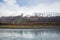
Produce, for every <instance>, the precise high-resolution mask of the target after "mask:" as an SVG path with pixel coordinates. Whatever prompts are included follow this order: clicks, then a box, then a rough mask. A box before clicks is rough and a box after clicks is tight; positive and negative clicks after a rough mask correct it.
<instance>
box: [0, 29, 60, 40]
mask: <svg viewBox="0 0 60 40" xmlns="http://www.w3.org/2000/svg"><path fill="white" fill-rule="evenodd" d="M0 40H60V29H0Z"/></svg>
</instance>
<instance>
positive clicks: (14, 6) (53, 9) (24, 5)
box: [0, 0, 60, 17]
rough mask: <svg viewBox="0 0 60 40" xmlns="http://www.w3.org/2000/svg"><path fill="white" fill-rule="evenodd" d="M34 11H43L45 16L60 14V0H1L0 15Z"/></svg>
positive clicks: (14, 14)
mask: <svg viewBox="0 0 60 40" xmlns="http://www.w3.org/2000/svg"><path fill="white" fill-rule="evenodd" d="M34 12H37V13H43V14H44V16H46V15H53V16H56V15H60V0H0V17H1V16H17V15H20V14H21V13H23V14H24V15H33V13H34ZM51 13H53V14H51ZM56 13H59V14H56Z"/></svg>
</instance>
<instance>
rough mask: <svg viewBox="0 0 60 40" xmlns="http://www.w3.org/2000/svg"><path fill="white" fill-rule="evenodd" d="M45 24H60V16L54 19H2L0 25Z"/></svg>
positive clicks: (15, 17)
mask: <svg viewBox="0 0 60 40" xmlns="http://www.w3.org/2000/svg"><path fill="white" fill-rule="evenodd" d="M35 22H36V23H44V22H60V16H52V17H40V16H31V17H22V16H14V17H11V16H10V17H1V18H0V23H12V24H20V23H35Z"/></svg>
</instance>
